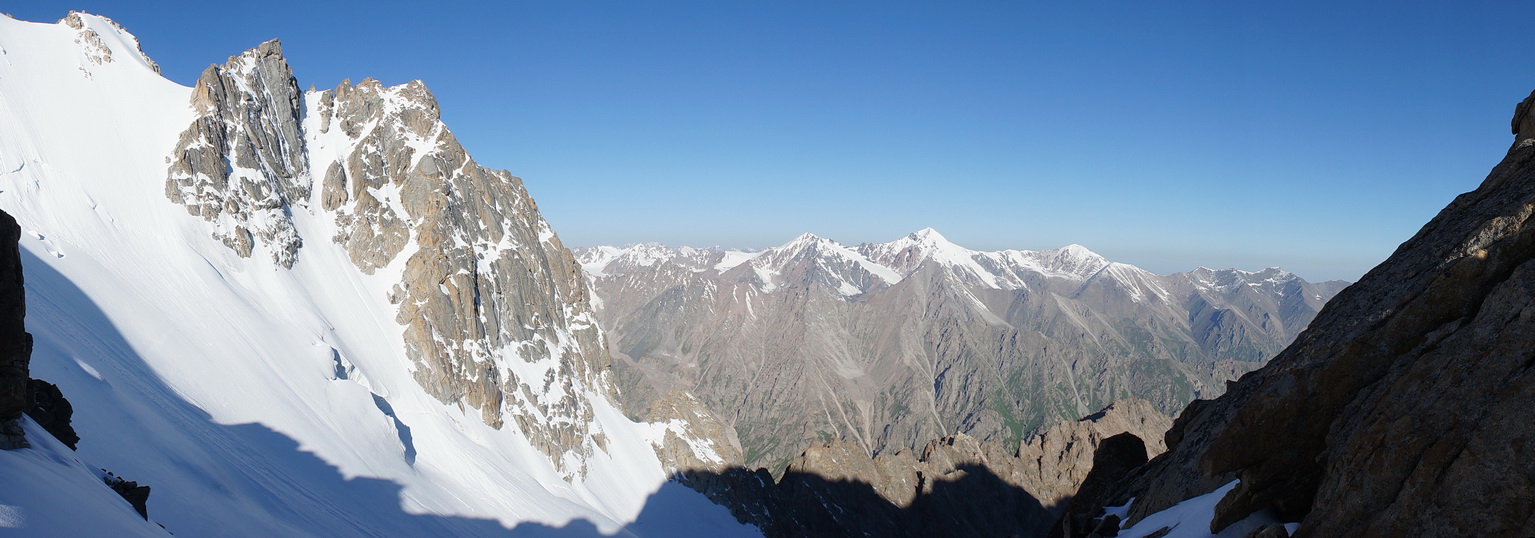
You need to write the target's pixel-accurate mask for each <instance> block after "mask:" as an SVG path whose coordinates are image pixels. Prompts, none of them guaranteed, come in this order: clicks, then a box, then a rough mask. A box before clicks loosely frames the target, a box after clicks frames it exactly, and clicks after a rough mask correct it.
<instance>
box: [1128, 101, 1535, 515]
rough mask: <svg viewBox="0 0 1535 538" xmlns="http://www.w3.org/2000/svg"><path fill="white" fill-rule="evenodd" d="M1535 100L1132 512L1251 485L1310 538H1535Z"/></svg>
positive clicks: (1248, 386) (1185, 422)
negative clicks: (1480, 172)
mask: <svg viewBox="0 0 1535 538" xmlns="http://www.w3.org/2000/svg"><path fill="white" fill-rule="evenodd" d="M1532 102H1535V95H1532V96H1531V97H1530V98H1527V99H1525V101H1524V102H1523V103H1521V104H1520V105H1519V106H1518V108H1517V109H1516V113H1515V117H1514V122H1513V130H1514V134H1515V135H1516V137H1515V141H1514V144H1513V146H1512V147H1511V148H1510V149H1509V152H1508V155H1507V156H1506V157H1505V158H1504V160H1503V162H1501V163H1499V164H1498V165H1497V167H1496V168H1494V169H1493V170H1492V173H1491V174H1490V175H1489V176H1488V177H1487V179H1486V180H1485V181H1484V182H1483V183H1482V185H1481V186H1480V187H1479V188H1477V189H1476V190H1474V191H1472V192H1469V193H1466V194H1463V195H1461V196H1459V197H1457V198H1456V199H1455V200H1454V201H1453V202H1451V203H1450V205H1449V206H1448V207H1446V208H1445V209H1444V210H1443V211H1441V212H1440V213H1439V215H1438V216H1436V217H1435V218H1434V219H1433V220H1432V221H1430V222H1429V223H1428V224H1427V225H1425V226H1424V227H1423V229H1422V230H1421V231H1419V232H1418V234H1417V235H1415V236H1413V237H1412V238H1411V239H1409V240H1408V241H1407V242H1405V243H1403V244H1402V245H1401V246H1400V247H1399V248H1398V249H1397V251H1396V252H1395V253H1394V254H1392V255H1391V257H1390V258H1389V259H1387V260H1386V261H1385V262H1384V263H1382V264H1381V265H1380V266H1378V267H1376V268H1375V269H1374V270H1372V271H1370V273H1369V274H1367V275H1365V277H1364V278H1363V279H1362V280H1360V281H1359V283H1357V284H1354V285H1353V286H1352V287H1350V288H1348V289H1346V290H1344V291H1343V292H1342V293H1341V294H1339V295H1338V296H1337V297H1336V298H1335V299H1333V300H1332V301H1331V302H1330V303H1328V305H1327V307H1326V308H1324V309H1323V310H1322V311H1321V313H1319V314H1318V315H1317V317H1316V320H1315V321H1313V322H1312V324H1311V328H1310V329H1309V330H1307V331H1306V332H1305V333H1303V334H1302V335H1301V336H1300V337H1299V338H1298V339H1297V340H1296V342H1295V343H1294V344H1293V345H1291V346H1290V347H1289V348H1288V349H1286V350H1285V351H1283V352H1281V353H1280V354H1279V355H1278V356H1277V357H1276V358H1275V359H1274V360H1273V361H1272V362H1271V363H1269V365H1268V366H1266V367H1264V368H1263V369H1261V370H1258V371H1256V372H1254V373H1252V374H1249V375H1247V376H1245V377H1244V378H1243V379H1241V380H1240V381H1239V382H1238V383H1237V384H1236V385H1235V387H1234V388H1232V390H1230V391H1229V392H1228V393H1227V394H1226V395H1225V396H1222V397H1221V398H1219V399H1217V400H1214V401H1211V402H1196V404H1195V405H1190V406H1189V408H1188V409H1186V410H1185V411H1184V412H1183V414H1182V416H1180V417H1179V418H1178V420H1177V423H1176V424H1175V425H1174V427H1173V429H1172V431H1170V432H1169V433H1168V439H1167V440H1168V444H1169V445H1170V446H1171V450H1170V452H1169V453H1168V454H1166V455H1164V456H1162V457H1160V458H1157V459H1155V460H1153V461H1152V462H1150V463H1149V464H1147V465H1146V466H1144V467H1143V468H1142V469H1141V471H1140V476H1139V477H1138V478H1136V479H1134V480H1133V481H1132V483H1131V484H1130V486H1129V488H1128V491H1124V492H1123V494H1122V496H1124V495H1130V496H1135V497H1136V498H1137V499H1138V500H1137V501H1136V506H1134V507H1133V509H1132V512H1131V513H1130V517H1129V519H1130V520H1131V521H1132V522H1133V521H1134V520H1137V519H1139V518H1140V517H1142V516H1144V515H1146V514H1148V513H1151V512H1154V511H1157V510H1160V509H1163V508H1166V507H1168V506H1170V505H1172V504H1173V503H1176V502H1177V501H1179V500H1181V499H1186V498H1189V497H1193V496H1195V495H1198V494H1202V493H1206V492H1209V491H1211V490H1213V489H1215V487H1217V486H1218V485H1220V484H1223V483H1226V482H1229V481H1230V480H1231V479H1233V478H1240V479H1241V484H1240V485H1239V486H1238V487H1237V488H1236V489H1234V490H1233V491H1232V492H1231V493H1230V494H1228V495H1227V496H1226V498H1225V499H1224V500H1223V501H1222V502H1221V505H1220V507H1219V508H1218V510H1217V513H1216V519H1215V521H1213V522H1212V525H1211V526H1212V528H1214V529H1218V528H1223V527H1225V526H1226V525H1229V524H1230V523H1232V522H1235V521H1237V520H1240V519H1242V518H1243V517H1245V516H1247V515H1248V514H1251V513H1253V512H1255V511H1258V510H1261V509H1265V508H1266V509H1271V510H1273V511H1274V512H1275V513H1277V514H1278V515H1279V516H1280V517H1281V518H1283V519H1286V520H1289V521H1295V520H1299V521H1301V527H1300V530H1299V532H1298V536H1455V535H1461V536H1464V535H1478V536H1488V535H1492V536H1532V535H1535V465H1532V464H1531V463H1530V461H1531V460H1532V457H1535V443H1532V441H1535V423H1532V422H1530V421H1529V420H1528V418H1527V416H1526V413H1525V411H1524V409H1525V408H1526V407H1527V405H1528V403H1529V402H1531V401H1535V374H1532V370H1531V367H1532V366H1535V227H1531V226H1528V225H1529V224H1531V223H1530V222H1529V221H1530V217H1531V215H1532V213H1535V116H1531V115H1529V114H1527V112H1528V110H1529V107H1530V104H1531V103H1532Z"/></svg>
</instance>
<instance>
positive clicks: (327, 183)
mask: <svg viewBox="0 0 1535 538" xmlns="http://www.w3.org/2000/svg"><path fill="white" fill-rule="evenodd" d="M191 105H192V107H193V109H194V110H195V111H196V112H197V113H198V117H197V119H196V120H195V121H194V122H193V123H192V124H191V125H190V126H189V127H188V128H187V130H186V131H185V132H183V133H182V135H181V137H180V140H179V141H178V143H177V145H176V148H175V150H174V152H173V153H172V155H171V158H170V162H171V165H170V167H169V170H168V173H167V180H166V196H167V197H168V198H170V200H171V201H173V202H175V203H179V204H182V205H184V206H186V209H187V211H188V213H190V214H192V215H196V216H199V217H201V218H203V219H204V220H206V221H208V222H209V223H210V228H211V230H212V234H213V236H214V237H215V238H217V239H219V240H221V241H222V242H223V243H224V244H225V245H228V246H229V247H230V248H232V249H234V251H235V252H236V253H238V254H239V255H240V256H243V257H251V256H252V255H253V254H254V253H257V252H266V253H269V254H270V256H271V259H272V260H273V261H274V262H276V263H277V264H279V265H281V266H283V267H292V265H293V264H294V263H295V261H296V260H297V254H298V249H299V248H300V246H301V245H302V244H303V241H304V240H305V239H308V240H310V241H315V240H321V241H325V240H329V241H333V242H335V243H337V244H339V245H341V246H342V247H343V248H344V249H345V251H346V253H347V256H348V258H349V259H350V261H351V262H352V264H353V265H355V266H356V267H357V269H358V270H359V271H361V272H363V273H365V274H383V275H389V276H390V277H391V279H392V278H398V281H397V282H395V283H394V284H393V285H392V286H390V287H389V289H388V290H387V292H386V293H387V299H388V300H389V301H390V302H392V303H393V304H395V305H397V308H398V311H397V312H396V317H395V319H396V321H398V322H399V323H400V324H401V325H402V332H403V340H404V349H405V352H406V358H407V359H408V360H409V361H411V363H412V366H413V368H412V371H413V372H414V376H415V378H416V381H417V382H419V383H420V384H421V385H422V386H423V387H424V388H426V390H427V391H428V393H430V394H432V395H433V396H434V397H436V398H437V399H439V400H441V401H443V402H445V403H455V404H461V405H465V406H468V407H472V408H474V409H476V410H478V412H479V413H480V415H481V418H482V419H483V420H484V421H485V422H486V423H487V424H489V425H491V426H494V427H497V428H500V427H503V426H504V425H505V424H506V423H507V422H511V423H513V424H514V425H515V427H517V428H518V429H520V430H521V431H523V432H524V433H525V434H526V436H527V438H528V439H529V440H530V441H531V442H532V443H533V444H534V445H535V446H536V447H538V448H539V449H540V450H542V451H543V452H544V453H545V454H547V455H549V457H550V459H551V461H553V463H554V464H555V466H556V467H558V468H560V469H561V470H562V471H564V472H566V473H567V476H575V475H579V474H581V473H582V472H583V469H584V467H583V464H582V463H581V462H583V461H585V458H583V457H574V458H572V457H567V454H572V453H573V454H576V455H584V454H591V453H592V452H594V451H597V450H602V449H603V445H604V443H603V439H604V437H603V435H602V434H601V432H600V431H594V430H593V426H592V425H591V424H592V423H593V420H592V412H593V411H592V405H591V400H592V399H593V398H611V397H612V396H613V394H614V392H613V391H614V389H613V387H612V384H611V381H610V380H609V379H608V377H607V376H606V374H605V371H606V369H607V367H608V353H607V348H606V343H605V342H604V341H603V339H602V336H601V333H600V332H599V329H598V328H597V325H596V322H595V320H594V319H593V317H592V316H593V314H592V311H591V305H590V302H589V298H588V294H587V289H586V286H585V281H584V278H583V276H582V274H581V270H580V266H579V265H577V264H576V261H575V259H574V258H573V257H572V256H571V254H570V252H569V251H567V250H566V249H565V248H564V246H563V245H562V244H561V243H560V240H559V238H558V237H557V236H556V235H555V234H554V232H553V230H551V229H550V228H549V225H548V223H547V222H545V221H544V220H543V218H542V217H541V216H540V215H539V212H538V208H537V206H536V205H535V204H534V203H533V200H532V198H531V197H530V196H529V195H528V193H527V191H526V190H525V189H524V188H523V185H522V180H520V179H518V178H516V177H514V176H512V175H511V174H510V173H508V172H506V171H504V170H491V169H487V168H485V167H482V166H480V165H479V164H478V163H476V162H475V161H474V160H473V159H472V158H470V156H469V155H468V153H467V152H465V151H464V148H463V146H461V145H460V144H459V143H458V141H457V140H456V139H455V138H454V136H453V134H452V133H451V132H449V130H448V129H447V127H446V126H445V125H443V123H442V121H441V116H440V112H439V109H438V104H437V100H436V98H435V97H433V95H432V93H431V91H429V90H428V89H427V87H426V85H425V84H423V83H421V82H420V81H411V82H409V83H406V84H401V85H397V86H384V85H383V84H380V83H379V82H378V81H377V80H373V79H364V80H362V81H361V82H359V83H357V84H355V85H354V84H352V83H351V82H350V81H343V82H342V83H341V84H340V85H338V86H337V87H336V88H335V89H333V90H326V91H313V92H309V93H303V92H300V91H299V89H298V85H297V83H296V81H295V80H294V79H293V74H292V71H291V69H290V68H289V67H288V64H287V62H286V61H285V60H284V59H283V56H282V45H281V44H280V43H279V42H277V41H275V40H273V41H268V42H266V43H262V44H261V45H260V46H258V47H256V48H254V49H251V50H249V51H246V52H244V53H242V54H240V55H238V56H234V57H231V58H230V59H229V61H228V62H226V63H225V64H223V65H213V66H210V67H209V68H208V69H207V70H205V71H204V72H203V74H202V76H201V77H200V78H199V79H198V81H197V84H196V85H195V86H194V88H193V90H192V95H191ZM316 182H318V183H319V185H317V186H316V185H314V184H315V183H316ZM313 187H318V192H314V189H313ZM296 213H310V214H316V215H319V216H322V218H320V219H312V220H311V221H318V222H319V224H318V225H316V227H313V228H306V229H307V230H308V233H310V234H311V236H310V237H307V238H301V237H300V232H299V230H298V228H297V227H296V225H295V221H294V219H293V217H292V215H294V214H296Z"/></svg>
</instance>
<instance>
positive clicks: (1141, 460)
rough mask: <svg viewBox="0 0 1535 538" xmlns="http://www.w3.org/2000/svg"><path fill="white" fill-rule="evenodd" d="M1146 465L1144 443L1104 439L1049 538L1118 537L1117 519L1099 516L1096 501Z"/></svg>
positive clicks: (1122, 438) (1127, 438)
mask: <svg viewBox="0 0 1535 538" xmlns="http://www.w3.org/2000/svg"><path fill="white" fill-rule="evenodd" d="M1145 463H1146V443H1145V442H1144V441H1141V438H1140V437H1136V436H1135V434H1132V433H1129V432H1125V433H1121V434H1119V435H1115V436H1113V437H1110V438H1108V439H1104V440H1103V441H1102V442H1100V443H1099V444H1098V450H1097V451H1096V452H1093V468H1092V471H1089V472H1088V473H1087V478H1086V479H1084V480H1082V487H1080V488H1078V489H1077V494H1076V495H1074V496H1073V497H1072V498H1071V501H1070V502H1068V503H1067V504H1066V511H1065V513H1063V514H1061V519H1060V520H1059V521H1057V522H1056V524H1055V527H1054V528H1052V529H1051V530H1050V536H1051V537H1080V536H1089V535H1092V534H1097V535H1099V536H1114V535H1116V534H1118V533H1119V516H1115V515H1109V516H1108V517H1100V516H1102V515H1103V514H1102V507H1101V506H1100V505H1099V503H1098V502H1096V500H1097V499H1099V498H1101V497H1102V496H1104V495H1105V494H1106V493H1108V492H1109V491H1111V490H1112V489H1113V488H1114V486H1115V485H1116V484H1118V483H1119V482H1120V481H1121V480H1124V478H1125V477H1126V476H1128V475H1129V474H1130V472H1131V471H1134V470H1135V468H1136V467H1140V466H1141V465H1144V464H1145Z"/></svg>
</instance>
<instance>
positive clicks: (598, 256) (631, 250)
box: [571, 243, 763, 278]
mask: <svg viewBox="0 0 1535 538" xmlns="http://www.w3.org/2000/svg"><path fill="white" fill-rule="evenodd" d="M571 252H572V253H573V254H574V255H575V257H576V261H577V263H580V264H581V269H582V270H583V271H585V272H586V274H587V275H589V276H592V277H597V278H601V277H607V276H616V275H622V274H627V273H632V272H635V271H639V270H643V269H645V268H651V267H656V266H657V265H658V264H672V265H675V266H679V267H682V268H685V269H687V270H689V271H692V272H704V271H713V272H724V271H727V270H729V269H731V268H733V267H735V266H737V265H740V264H742V263H745V262H746V261H747V260H750V259H752V258H755V257H757V256H759V255H761V254H762V252H763V251H751V250H725V249H720V248H717V247H714V248H697V247H686V246H685V247H677V248H672V247H668V246H666V245H663V244H660V243H640V244H632V245H626V246H622V247H614V246H597V247H578V248H573V249H571Z"/></svg>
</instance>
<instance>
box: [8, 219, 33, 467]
mask: <svg viewBox="0 0 1535 538" xmlns="http://www.w3.org/2000/svg"><path fill="white" fill-rule="evenodd" d="M19 241H21V226H20V225H18V224H17V223H16V219H15V218H13V217H11V215H10V214H8V213H6V212H4V211H0V449H15V448H25V447H27V446H29V445H28V444H27V440H26V434H25V433H24V432H23V431H22V429H21V424H19V423H18V422H17V421H18V420H19V419H20V418H21V415H22V413H25V412H26V411H27V409H28V408H29V407H30V406H31V403H32V399H31V397H30V395H29V394H28V393H27V382H28V381H29V380H30V379H31V375H30V370H29V369H28V364H29V363H30V362H31V360H32V335H30V334H27V330H26V323H25V318H26V316H27V297H26V289H25V288H24V287H22V279H23V277H22V274H21V249H20V247H19V246H18V245H17V242H19Z"/></svg>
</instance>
